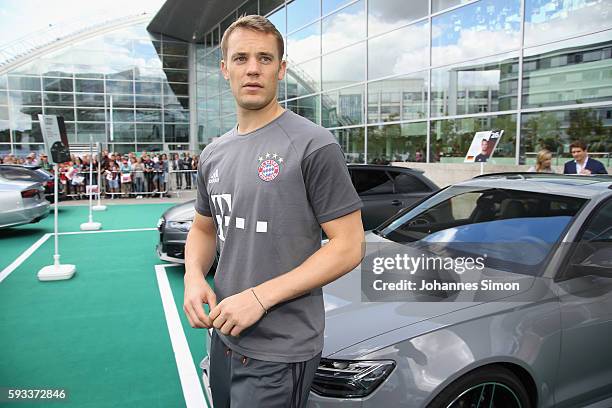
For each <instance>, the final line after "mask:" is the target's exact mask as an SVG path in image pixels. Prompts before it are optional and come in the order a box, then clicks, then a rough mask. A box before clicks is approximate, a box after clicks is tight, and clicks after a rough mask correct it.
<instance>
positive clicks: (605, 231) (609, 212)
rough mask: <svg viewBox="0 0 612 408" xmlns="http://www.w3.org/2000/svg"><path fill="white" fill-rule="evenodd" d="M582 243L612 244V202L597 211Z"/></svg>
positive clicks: (583, 236)
mask: <svg viewBox="0 0 612 408" xmlns="http://www.w3.org/2000/svg"><path fill="white" fill-rule="evenodd" d="M580 240H581V241H592V242H612V200H610V201H608V202H607V203H606V204H604V205H603V206H602V207H601V208H599V209H598V210H597V213H596V214H595V216H594V217H593V218H592V219H591V220H590V221H589V223H588V225H587V227H586V229H585V230H584V233H583V234H582V238H581V239H580Z"/></svg>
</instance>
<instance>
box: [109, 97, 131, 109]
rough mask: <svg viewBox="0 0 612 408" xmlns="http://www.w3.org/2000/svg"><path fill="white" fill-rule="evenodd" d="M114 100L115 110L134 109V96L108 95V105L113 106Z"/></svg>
mask: <svg viewBox="0 0 612 408" xmlns="http://www.w3.org/2000/svg"><path fill="white" fill-rule="evenodd" d="M111 98H112V100H113V108H123V109H129V108H133V107H134V95H107V96H106V101H107V102H106V103H107V105H108V106H110V105H111V103H110V100H111Z"/></svg>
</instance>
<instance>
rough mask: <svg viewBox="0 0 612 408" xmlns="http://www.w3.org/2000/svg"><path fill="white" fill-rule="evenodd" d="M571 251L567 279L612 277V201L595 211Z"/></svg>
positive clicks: (565, 275) (566, 273)
mask: <svg viewBox="0 0 612 408" xmlns="http://www.w3.org/2000/svg"><path fill="white" fill-rule="evenodd" d="M571 251H572V252H571V256H570V259H569V262H567V264H566V265H567V269H566V272H565V274H564V277H565V278H572V277H576V276H586V275H600V274H603V276H612V199H610V200H608V201H607V202H606V203H605V204H603V205H602V206H600V207H599V208H597V209H596V210H595V213H594V214H593V216H592V217H591V218H590V219H589V220H588V221H587V223H586V225H585V226H584V228H583V230H582V233H581V234H580V236H579V237H578V240H577V242H576V243H574V244H573V245H572V249H571Z"/></svg>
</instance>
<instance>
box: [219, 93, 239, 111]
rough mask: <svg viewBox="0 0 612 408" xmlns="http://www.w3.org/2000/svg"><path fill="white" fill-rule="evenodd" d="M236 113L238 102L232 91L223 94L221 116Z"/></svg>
mask: <svg viewBox="0 0 612 408" xmlns="http://www.w3.org/2000/svg"><path fill="white" fill-rule="evenodd" d="M232 114H236V102H235V100H234V96H233V95H232V93H231V92H230V93H224V94H221V116H227V115H232Z"/></svg>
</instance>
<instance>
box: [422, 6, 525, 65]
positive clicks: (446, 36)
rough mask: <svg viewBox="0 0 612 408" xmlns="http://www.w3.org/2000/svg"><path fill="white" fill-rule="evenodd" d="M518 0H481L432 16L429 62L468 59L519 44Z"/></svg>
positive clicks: (450, 61) (437, 62) (516, 46)
mask: <svg viewBox="0 0 612 408" xmlns="http://www.w3.org/2000/svg"><path fill="white" fill-rule="evenodd" d="M520 3H521V2H520V0H482V1H478V2H476V3H473V4H468V5H466V6H464V7H460V8H458V9H454V10H451V11H449V12H447V13H444V14H440V15H437V16H435V17H433V18H432V25H433V26H432V30H431V31H432V50H431V53H432V65H446V64H451V63H453V62H458V61H468V60H471V59H474V58H478V57H484V56H486V55H494V54H499V53H502V52H505V51H509V50H512V49H516V48H518V47H519V45H520V25H521V18H520Z"/></svg>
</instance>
